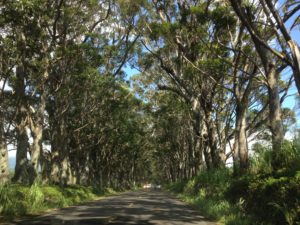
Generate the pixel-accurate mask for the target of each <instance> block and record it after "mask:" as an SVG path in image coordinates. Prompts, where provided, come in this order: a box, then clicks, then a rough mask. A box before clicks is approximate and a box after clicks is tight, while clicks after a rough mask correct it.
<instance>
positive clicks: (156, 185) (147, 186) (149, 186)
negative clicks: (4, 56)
mask: <svg viewBox="0 0 300 225" xmlns="http://www.w3.org/2000/svg"><path fill="white" fill-rule="evenodd" d="M143 188H144V189H154V190H160V189H161V185H160V184H144V185H143Z"/></svg>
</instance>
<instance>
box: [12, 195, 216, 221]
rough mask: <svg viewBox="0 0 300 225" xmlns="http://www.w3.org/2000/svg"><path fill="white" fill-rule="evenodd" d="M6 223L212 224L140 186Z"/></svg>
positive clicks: (174, 200) (171, 199) (189, 209)
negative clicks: (141, 188) (128, 190)
mask: <svg viewBox="0 0 300 225" xmlns="http://www.w3.org/2000/svg"><path fill="white" fill-rule="evenodd" d="M10 224H14V225H15V224H18V225H106V224H108V225H121V224H139V225H150V224H158V225H169V224H178V225H188V224H193V225H216V223H214V222H211V221H208V220H207V219H205V218H204V217H203V216H201V215H200V214H199V212H197V211H195V210H193V209H191V208H190V207H189V206H187V205H186V204H185V203H183V202H181V201H178V200H176V199H174V198H172V197H171V196H169V195H168V194H166V193H164V192H161V191H155V190H143V191H136V192H128V193H124V194H121V195H118V196H113V197H108V198H105V199H102V200H98V201H94V202H89V203H86V204H84V205H80V206H74V207H69V208H65V209H60V210H55V211H53V212H51V213H48V214H46V215H43V216H38V217H35V218H27V219H23V220H19V221H15V222H13V223H10Z"/></svg>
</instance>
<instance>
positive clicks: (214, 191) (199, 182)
mask: <svg viewBox="0 0 300 225" xmlns="http://www.w3.org/2000/svg"><path fill="white" fill-rule="evenodd" d="M167 189H168V190H169V191H171V192H173V193H176V194H177V195H178V196H179V197H180V198H181V199H183V200H185V201H186V202H189V203H191V204H192V205H194V206H195V207H197V208H198V209H199V210H200V211H201V212H202V213H203V214H204V215H205V216H207V217H209V218H211V219H216V220H218V221H219V222H220V223H221V224H226V225H255V224H257V225H258V224H260V225H262V224H264V225H277V224H278V225H285V224H288V225H293V224H295V225H298V224H300V206H299V203H300V202H299V200H300V172H299V171H298V172H296V173H294V174H280V173H275V174H264V175H262V174H260V175H254V174H252V175H248V176H243V177H240V178H234V177H233V176H232V174H231V171H230V170H229V169H223V170H215V171H208V172H207V171H205V172H202V173H200V174H199V175H198V176H197V177H196V178H194V179H192V180H189V181H185V182H177V183H173V184H171V185H169V186H167Z"/></svg>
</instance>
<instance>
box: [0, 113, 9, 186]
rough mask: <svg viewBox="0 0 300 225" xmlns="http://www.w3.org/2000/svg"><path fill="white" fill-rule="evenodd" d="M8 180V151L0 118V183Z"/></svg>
mask: <svg viewBox="0 0 300 225" xmlns="http://www.w3.org/2000/svg"><path fill="white" fill-rule="evenodd" d="M8 181H9V167H8V151H7V145H6V140H5V136H4V124H3V121H2V118H0V184H5V183H7V182H8Z"/></svg>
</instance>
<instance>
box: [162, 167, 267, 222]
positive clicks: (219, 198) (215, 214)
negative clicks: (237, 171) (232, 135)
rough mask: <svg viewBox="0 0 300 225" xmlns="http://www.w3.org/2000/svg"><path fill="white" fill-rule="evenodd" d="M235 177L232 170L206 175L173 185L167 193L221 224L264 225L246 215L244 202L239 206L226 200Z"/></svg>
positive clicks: (203, 173)
mask: <svg viewBox="0 0 300 225" xmlns="http://www.w3.org/2000/svg"><path fill="white" fill-rule="evenodd" d="M231 177H232V176H231V172H230V170H228V169H224V170H215V171H203V172H201V173H200V174H199V175H198V176H197V177H195V178H194V179H192V180H189V181H186V182H177V183H173V184H170V185H168V186H166V187H165V189H166V190H168V191H170V192H171V193H173V194H176V196H177V197H178V198H180V199H181V200H183V201H185V202H187V203H189V204H190V205H192V206H193V207H195V208H196V209H197V210H199V211H200V212H201V213H202V214H203V216H205V217H207V218H209V219H213V220H216V221H218V224H224V225H256V224H260V225H262V223H258V222H257V221H256V220H255V218H254V217H252V216H250V215H248V214H246V212H245V211H244V201H243V200H242V199H240V201H239V202H237V203H231V202H229V201H228V200H227V199H226V197H225V195H226V192H227V190H228V188H229V186H230V184H231V182H232V178H231Z"/></svg>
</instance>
